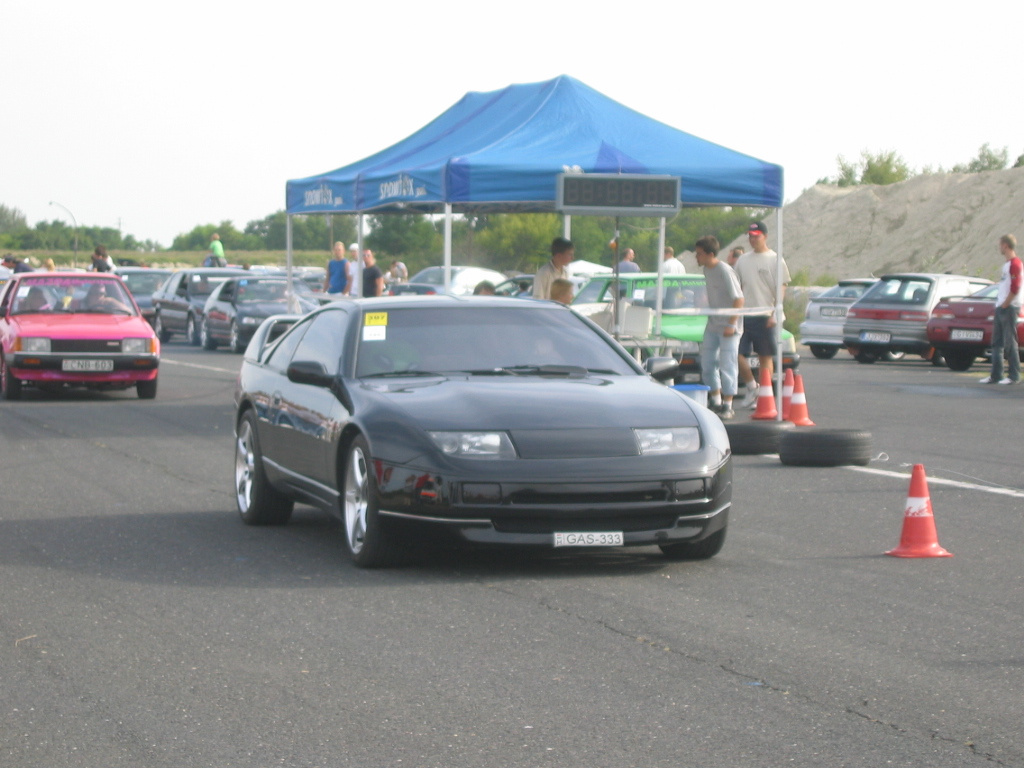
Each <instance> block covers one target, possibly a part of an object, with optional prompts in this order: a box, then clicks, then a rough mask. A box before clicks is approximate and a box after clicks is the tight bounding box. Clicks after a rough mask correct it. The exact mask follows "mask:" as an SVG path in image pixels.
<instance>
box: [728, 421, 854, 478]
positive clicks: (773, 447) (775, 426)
mask: <svg viewBox="0 0 1024 768" xmlns="http://www.w3.org/2000/svg"><path fill="white" fill-rule="evenodd" d="M725 430H726V432H728V433H729V442H730V443H731V445H732V452H733V453H734V454H736V455H737V456H744V455H761V454H775V453H777V454H778V455H779V460H780V461H782V463H783V464H788V465H790V466H794V467H839V466H845V465H851V464H852V465H854V466H861V467H863V466H866V465H867V463H868V462H869V461H871V449H872V440H871V433H870V432H868V431H867V430H864V429H835V428H826V427H796V426H794V425H793V423H792V422H789V421H747V422H743V421H737V422H732V421H727V422H725Z"/></svg>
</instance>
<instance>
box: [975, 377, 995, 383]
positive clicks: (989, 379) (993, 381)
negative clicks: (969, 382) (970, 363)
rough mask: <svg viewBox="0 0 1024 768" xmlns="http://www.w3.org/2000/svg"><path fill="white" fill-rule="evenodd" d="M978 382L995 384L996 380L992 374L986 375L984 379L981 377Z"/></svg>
mask: <svg viewBox="0 0 1024 768" xmlns="http://www.w3.org/2000/svg"><path fill="white" fill-rule="evenodd" d="M978 383H979V384H995V383H996V380H995V379H993V378H992V377H991V376H986V377H985V378H984V379H979V380H978Z"/></svg>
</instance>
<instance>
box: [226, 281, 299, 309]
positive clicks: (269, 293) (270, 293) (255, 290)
mask: <svg viewBox="0 0 1024 768" xmlns="http://www.w3.org/2000/svg"><path fill="white" fill-rule="evenodd" d="M292 287H293V290H294V291H295V293H301V294H303V295H306V294H309V293H310V290H309V286H308V285H306V284H305V283H304V282H302V281H301V280H293V281H292ZM287 290H288V281H287V280H239V281H238V294H237V295H238V301H239V302H240V303H242V304H248V303H251V302H264V301H284V300H285V299H286V298H287Z"/></svg>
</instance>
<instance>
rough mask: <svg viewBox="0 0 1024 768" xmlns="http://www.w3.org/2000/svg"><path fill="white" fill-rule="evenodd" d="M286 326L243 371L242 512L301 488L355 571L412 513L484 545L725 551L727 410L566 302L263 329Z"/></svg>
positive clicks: (460, 305)
mask: <svg viewBox="0 0 1024 768" xmlns="http://www.w3.org/2000/svg"><path fill="white" fill-rule="evenodd" d="M284 321H285V322H287V318H285V319H284ZM280 324H281V323H280V322H279V320H278V319H269V320H267V321H266V322H265V323H264V325H262V326H260V329H259V330H258V331H257V334H256V335H255V336H254V337H253V341H252V343H251V344H250V345H249V347H248V349H247V350H246V355H245V358H244V360H243V363H242V368H241V371H240V374H239V378H238V386H237V390H236V396H235V402H236V406H237V412H236V417H235V430H236V437H237V439H236V441H235V442H236V448H235V450H236V453H235V484H234V492H235V498H236V502H237V506H238V510H239V513H240V514H241V517H242V520H243V522H245V523H248V524H250V525H276V524H283V523H285V522H287V521H288V519H289V516H290V514H291V511H292V507H293V505H294V503H295V502H302V503H307V504H313V505H315V506H318V507H320V508H322V509H324V510H326V511H327V512H329V513H330V514H332V515H334V516H336V517H338V518H339V520H340V521H341V522H342V523H343V527H344V531H345V541H346V544H347V547H348V550H349V552H350V554H351V556H352V558H353V560H354V561H355V563H356V564H357V565H359V566H377V565H384V564H388V563H390V562H393V561H394V559H396V558H400V555H401V551H402V547H403V544H406V543H407V542H410V541H412V539H410V538H405V537H403V533H405V534H406V535H408V534H409V531H408V529H407V530H406V531H402V529H401V528H400V526H402V525H409V524H418V525H420V526H427V527H429V528H432V529H434V530H438V531H447V532H449V533H451V534H453V535H455V536H456V537H458V538H461V539H464V540H467V541H471V542H477V543H486V544H504V545H513V546H533V547H567V548H568V547H582V546H587V547H589V546H615V547H620V546H640V545H657V546H659V547H660V548H661V550H662V552H663V553H664V554H665V555H666V556H668V557H671V558H678V559H704V558H708V557H712V556H713V555H715V554H716V553H717V552H718V551H719V549H720V548H721V546H722V543H723V541H724V539H725V533H726V527H727V519H728V513H729V508H730V505H731V486H732V479H731V478H732V460H731V452H730V449H729V441H728V435H727V433H726V432H725V429H724V427H723V425H722V422H721V421H720V420H719V419H718V417H717V416H715V415H714V414H713V413H711V411H709V410H707V409H706V408H704V407H702V406H700V405H698V404H697V403H696V402H695V401H693V400H691V399H689V398H687V397H686V396H685V395H683V394H682V393H680V392H678V391H676V390H674V389H672V388H670V387H666V386H664V385H662V384H659V383H658V382H656V381H654V380H653V379H652V378H651V377H650V376H649V375H648V374H647V373H645V371H644V369H643V368H642V367H641V366H640V365H639V363H637V362H636V361H634V360H633V359H632V358H631V357H630V356H629V355H628V354H627V353H626V352H625V351H624V350H623V349H622V348H621V347H620V346H619V345H618V344H615V343H614V341H613V340H612V339H611V338H610V337H609V336H608V335H607V334H605V333H603V332H602V331H600V330H598V329H597V328H595V327H594V326H593V325H592V324H591V323H588V322H587V321H585V320H584V319H583V318H582V317H580V316H579V315H578V314H576V313H575V312H573V311H571V310H570V309H569V308H567V307H564V306H561V305H558V304H555V303H552V302H538V301H532V300H528V299H511V298H501V297H491V296H488V297H453V296H434V297H420V296H408V297H397V298H371V299H362V300H357V301H339V302H335V303H333V304H329V305H327V306H325V307H323V308H321V309H320V310H318V311H316V312H313V313H312V314H310V315H307V316H306V317H304V318H302V319H300V320H299V321H298V322H297V323H296V324H295V325H294V326H292V327H291V328H290V330H288V331H287V332H286V333H284V335H282V336H281V337H280V338H279V339H278V340H277V341H274V342H270V343H266V342H265V341H264V338H263V337H264V334H265V333H269V332H270V330H271V329H273V328H274V327H276V326H278V325H280ZM623 403H629V407H628V408H624V407H622V405H623ZM595 414H600V419H597V420H595V418H594V415H595Z"/></svg>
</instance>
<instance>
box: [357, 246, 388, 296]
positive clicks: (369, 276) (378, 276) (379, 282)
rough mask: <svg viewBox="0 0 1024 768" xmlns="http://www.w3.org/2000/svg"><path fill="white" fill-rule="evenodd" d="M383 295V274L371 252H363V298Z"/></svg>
mask: <svg viewBox="0 0 1024 768" xmlns="http://www.w3.org/2000/svg"><path fill="white" fill-rule="evenodd" d="M383 293H384V273H383V272H381V270H380V267H378V266H377V260H376V259H375V258H374V257H373V251H371V250H369V249H367V250H365V251H363V294H362V295H363V296H380V295H382V294H383Z"/></svg>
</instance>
